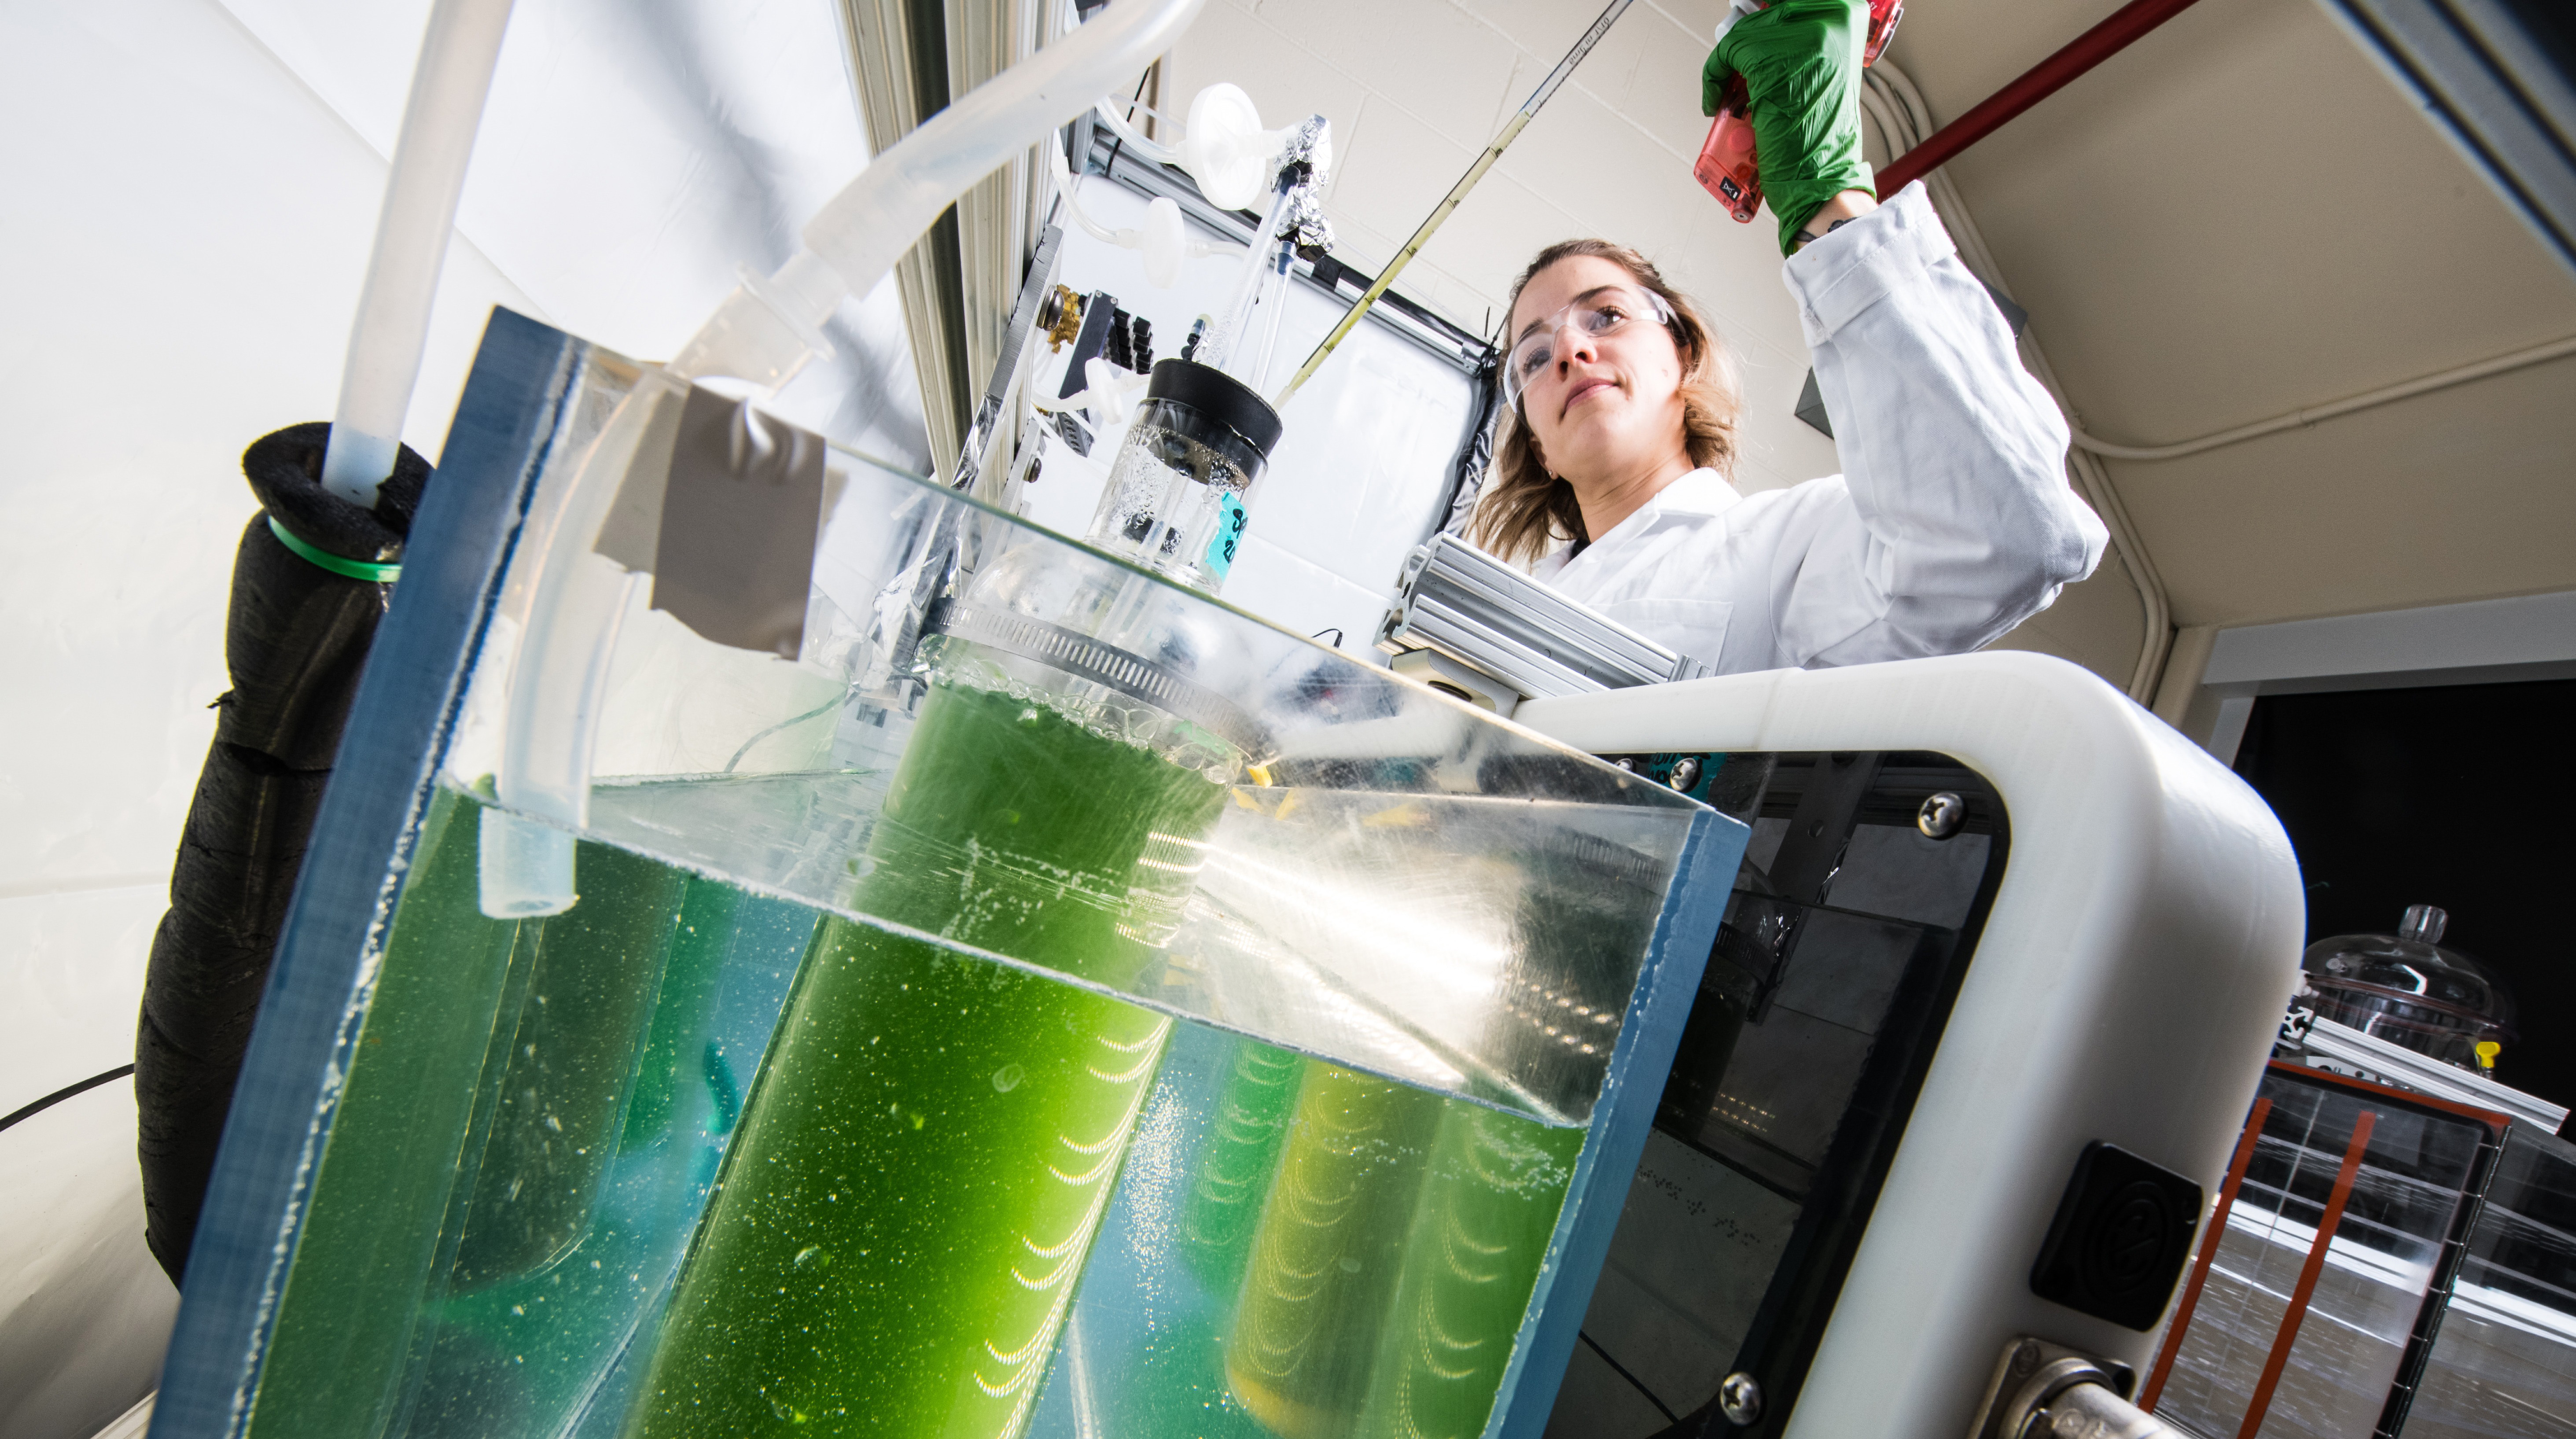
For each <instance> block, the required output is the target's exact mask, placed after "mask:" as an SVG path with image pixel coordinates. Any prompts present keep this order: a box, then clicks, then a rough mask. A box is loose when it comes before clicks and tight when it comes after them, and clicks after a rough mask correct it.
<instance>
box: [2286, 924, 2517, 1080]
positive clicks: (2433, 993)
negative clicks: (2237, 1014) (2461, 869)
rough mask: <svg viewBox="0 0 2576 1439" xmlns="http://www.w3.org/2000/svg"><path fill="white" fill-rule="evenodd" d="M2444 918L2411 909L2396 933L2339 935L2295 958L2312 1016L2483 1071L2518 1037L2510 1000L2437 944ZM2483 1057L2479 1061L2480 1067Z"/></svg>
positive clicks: (2477, 968) (2476, 967) (2480, 971)
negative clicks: (2500, 1049) (2486, 1046)
mask: <svg viewBox="0 0 2576 1439" xmlns="http://www.w3.org/2000/svg"><path fill="white" fill-rule="evenodd" d="M2449 922H2450V916H2449V915H2448V914H2446V913H2444V912H2443V911H2442V910H2440V909H2438V908H2435V907H2434V906H2432V905H2429V904H2411V905H2408V906H2407V907H2406V914H2405V917H2404V918H2403V919H2401V920H2400V921H2399V922H2398V926H2397V933H2395V934H2338V935H2335V936H2333V937H2332V938H2329V939H2321V940H2318V941H2317V942H2316V943H2314V944H2312V945H2309V946H2308V950H2307V953H2306V954H2305V955H2304V956H2302V957H2301V958H2300V960H2299V968H2300V969H2301V970H2302V971H2303V973H2302V976H2301V978H2302V982H2303V997H2305V998H2306V999H2307V1000H2308V1001H2309V1002H2310V1004H2311V1006H2312V1007H2313V1008H2314V1009H2315V1010H2316V1012H2317V1014H2318V1016H2319V1017H2320V1018H2324V1019H2331V1020H2333V1021H2335V1022H2336V1023H2338V1024H2343V1025H2349V1026H2350V1027H2352V1028H2354V1029H2358V1030H2360V1031H2361V1032H2362V1033H2364V1034H2370V1035H2376V1036H2378V1037H2379V1038H2381V1039H2385V1040H2388V1041H2390V1042H2391V1043H2395V1044H2402V1045H2404V1046H2406V1047H2407V1048H2408V1049H2412V1050H2415V1051H2417V1052H2418V1053H2422V1054H2428V1055H2431V1056H2432V1057H2433V1058H2435V1059H2438V1060H2441V1061H2442V1062H2443V1063H2445V1064H2456V1065H2458V1066H2459V1067H2461V1068H2462V1069H2466V1070H2471V1071H2474V1072H2478V1073H2484V1072H2485V1071H2486V1070H2487V1069H2488V1068H2490V1067H2492V1066H2493V1064H2494V1061H2495V1054H2496V1050H2494V1049H2490V1050H2488V1051H2487V1052H2486V1054H2485V1055H2484V1056H2483V1057H2482V1056H2481V1055H2480V1054H2479V1053H2478V1046H2479V1045H2481V1044H2492V1045H2496V1046H2498V1047H2501V1046H2502V1045H2505V1044H2509V1043H2511V1042H2513V1040H2514V1039H2515V1038H2516V1037H2517V1036H2516V1034H2515V1032H2514V1027H2513V1026H2514V1008H2513V998H2512V996H2510V995H2509V994H2507V993H2506V992H2505V990H2504V988H2503V986H2502V985H2500V984H2498V983H2497V982H2496V979H2495V977H2494V976H2493V975H2492V974H2490V973H2488V972H2487V970H2486V968H2485V967H2484V966H2483V965H2480V964H2479V963H2478V962H2477V961H2476V960H2473V959H2470V958H2469V957H2468V956H2466V955H2464V954H2461V953H2459V952H2458V951H2456V950H2449V949H2444V948H2442V947H2441V946H2440V944H2439V943H2438V941H2439V940H2440V939H2441V937H2442V930H2443V928H2444V926H2446V925H2447V924H2448V923H2449ZM2482 1058H2483V1060H2484V1062H2483V1063H2481V1059H2482Z"/></svg>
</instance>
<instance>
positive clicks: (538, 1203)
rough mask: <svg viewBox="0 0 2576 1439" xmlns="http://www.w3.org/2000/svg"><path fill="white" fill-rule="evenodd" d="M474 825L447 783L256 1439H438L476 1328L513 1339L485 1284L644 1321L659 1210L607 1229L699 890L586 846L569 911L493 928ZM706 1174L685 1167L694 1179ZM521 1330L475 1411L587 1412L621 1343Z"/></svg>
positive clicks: (358, 1065) (677, 1202)
mask: <svg viewBox="0 0 2576 1439" xmlns="http://www.w3.org/2000/svg"><path fill="white" fill-rule="evenodd" d="M483 813H484V810H483V807H482V806H481V805H479V804H478V803H476V802H475V801H474V800H473V799H472V798H471V797H469V796H466V795H463V794H460V793H458V792H456V791H454V790H451V789H447V788H444V787H442V788H440V789H438V790H436V791H434V792H433V794H432V797H431V803H430V807H429V811H428V814H427V816H426V818H425V820H424V822H423V825H422V829H421V834H420V838H419V841H418V843H417V845H416V847H415V849H414V852H413V856H412V864H411V873H410V876H409V880H408V882H407V883H406V885H405V887H404V890H403V895H402V899H401V901H400V903H399V905H398V906H397V908H396V910H395V914H394V922H393V924H392V926H391V929H390V931H389V933H388V936H387V940H386V946H385V953H384V957H383V961H382V967H381V969H380V971H379V973H378V977H377V980H376V986H375V994H374V996H373V998H372V1001H371V1003H370V1004H369V1007H368V1010H367V1017H366V1019H365V1021H364V1023H363V1025H362V1026H361V1028H360V1030H359V1032H358V1036H357V1043H356V1045H355V1046H354V1050H355V1052H354V1055H353V1057H352V1059H351V1060H350V1062H349V1070H348V1080H347V1083H346V1085H345V1086H344V1088H343V1089H342V1092H341V1095H340V1101H339V1106H338V1110H337V1112H336V1114H335V1115H334V1117H333V1122H332V1126H331V1130H330V1133H329V1136H328V1138H327V1140H326V1142H325V1143H324V1146H323V1148H322V1152H321V1155H320V1162H319V1164H318V1166H317V1173H316V1176H315V1180H314V1184H313V1188H312V1195H313V1198H312V1207H311V1209H310V1212H309V1214H308V1215H307V1217H306V1219H305V1222H304V1224H303V1227H302V1231H301V1233H300V1235H299V1236H298V1240H297V1247H296V1251H295V1257H294V1260H293V1263H292V1266H291V1267H290V1269H289V1270H288V1273H287V1278H286V1284H285V1287H284V1291H283V1293H282V1295H281V1297H280V1302H279V1305H278V1311H277V1321H276V1329H275V1332H274V1335H273V1337H272V1339H271V1341H270V1344H269V1347H268V1351H267V1355H266V1360H265V1363H264V1364H263V1366H262V1369H261V1373H260V1379H259V1386H258V1390H257V1392H256V1395H255V1396H254V1399H253V1407H252V1412H251V1416H250V1425H249V1430H250V1432H251V1433H253V1434H255V1435H258V1436H262V1439H266V1436H300V1435H307V1434H310V1435H317V1436H322V1435H327V1436H332V1439H345V1436H349V1435H374V1434H383V1433H405V1432H435V1431H436V1430H437V1429H438V1428H439V1427H440V1426H439V1423H438V1421H437V1418H436V1416H438V1415H440V1414H444V1413H450V1412H452V1411H453V1410H454V1409H455V1407H456V1405H455V1402H454V1396H452V1395H446V1394H444V1393H443V1385H444V1382H445V1381H443V1380H442V1378H441V1376H442V1374H452V1372H453V1370H454V1367H455V1362H456V1357H457V1356H459V1355H462V1354H464V1353H466V1352H467V1351H469V1350H473V1349H474V1348H476V1346H477V1345H478V1344H483V1341H482V1340H478V1339H477V1338H476V1334H477V1332H478V1331H480V1332H481V1333H482V1334H483V1335H484V1336H485V1338H486V1339H488V1340H489V1341H490V1342H489V1343H488V1344H483V1347H489V1348H498V1347H500V1346H501V1344H502V1343H503V1342H504V1338H503V1337H502V1336H501V1334H500V1332H499V1329H500V1328H507V1327H510V1326H509V1325H501V1326H498V1327H496V1326H495V1325H491V1324H483V1323H480V1322H478V1321H474V1320H473V1319H472V1318H471V1317H470V1316H471V1315H472V1314H474V1313H475V1312H476V1311H477V1310H478V1308H483V1309H489V1308H493V1307H495V1306H494V1305H492V1304H489V1303H485V1304H480V1305H478V1302H477V1301H476V1299H475V1298H474V1296H475V1295H476V1294H477V1293H478V1292H480V1293H485V1294H490V1295H494V1296H496V1297H497V1296H498V1295H500V1294H503V1293H516V1294H518V1295H519V1297H518V1298H517V1299H514V1300H513V1301H512V1303H514V1304H516V1305H517V1306H518V1307H519V1308H520V1309H521V1310H522V1311H524V1310H525V1309H526V1308H527V1306H528V1304H529V1303H530V1302H531V1301H530V1300H529V1299H528V1297H527V1295H526V1294H525V1293H524V1292H521V1291H526V1290H528V1289H529V1287H530V1286H534V1287H535V1288H536V1289H537V1290H540V1291H543V1294H542V1295H541V1296H540V1298H541V1299H542V1298H544V1297H552V1298H556V1299H560V1298H561V1297H562V1296H563V1294H564V1293H566V1292H567V1291H566V1290H565V1289H564V1287H563V1286H564V1284H565V1282H566V1271H567V1270H568V1269H578V1271H579V1272H578V1275H577V1276H575V1279H574V1282H573V1285H572V1287H573V1289H576V1290H582V1291H584V1292H585V1293H586V1295H587V1297H586V1298H585V1299H584V1300H583V1301H582V1303H581V1304H580V1305H578V1306H570V1307H577V1308H580V1309H581V1310H582V1311H583V1312H584V1313H586V1314H594V1315H609V1316H615V1315H619V1314H624V1315H626V1316H627V1318H628V1322H629V1323H631V1320H632V1316H633V1315H635V1314H636V1313H637V1312H639V1311H640V1307H641V1305H642V1303H643V1295H642V1294H641V1292H640V1290H641V1288H642V1287H643V1286H642V1280H641V1276H642V1275H643V1274H644V1272H645V1271H646V1270H647V1269H648V1268H654V1267H655V1266H651V1265H648V1264H646V1263H643V1262H642V1260H643V1259H644V1258H645V1257H646V1256H644V1255H643V1254H642V1253H641V1251H639V1250H638V1249H637V1244H638V1243H639V1242H641V1241H643V1240H645V1239H649V1238H650V1237H651V1234H652V1231H653V1230H654V1228H655V1227H656V1220H655V1218H654V1217H653V1216H652V1215H649V1214H628V1215H625V1216H622V1218H621V1220H620V1222H619V1223H618V1224H616V1225H613V1226H611V1228H612V1229H614V1230H615V1231H616V1232H615V1233H614V1234H611V1235H604V1236H603V1235H601V1234H599V1233H597V1231H598V1230H599V1228H600V1213H601V1210H602V1205H603V1202H604V1200H605V1198H606V1196H607V1194H608V1191H609V1188H610V1187H611V1184H612V1181H613V1179H614V1175H615V1168H616V1165H617V1164H618V1163H619V1161H620V1157H621V1154H622V1153H626V1152H632V1151H634V1150H635V1149H636V1148H637V1146H636V1145H634V1144H629V1143H628V1142H627V1140H626V1135H625V1133H624V1131H625V1130H626V1129H627V1128H628V1127H629V1125H630V1121H631V1116H630V1114H629V1112H628V1109H627V1099H628V1096H629V1092H630V1090H631V1089H632V1087H633V1085H634V1082H635V1076H636V1074H637V1071H638V1069H639V1058H642V1057H643V1054H642V1052H643V1051H644V1050H645V1049H646V1036H647V1033H648V1031H649V1028H650V1026H649V1023H648V1021H649V1020H651V1019H653V1018H655V1017H657V1011H659V1017H662V1018H664V1019H665V1020H666V1022H669V1023H678V1022H680V1021H681V1018H682V1011H683V1010H685V1006H676V1007H672V1008H670V1009H669V1010H667V1011H660V1007H659V1006H658V1002H657V1001H658V995H659V992H660V991H661V990H662V989H663V988H664V987H665V986H664V983H663V981H664V970H665V966H666V963H667V962H668V961H669V960H670V957H671V954H672V951H673V945H674V940H675V936H678V935H680V934H681V933H682V931H683V929H684V928H685V926H684V925H683V922H682V921H683V911H684V909H686V908H687V906H686V904H685V903H684V900H683V895H684V893H686V892H687V891H688V890H689V889H690V888H691V886H692V884H693V882H692V881H690V880H688V879H687V878H686V877H684V876H682V875H681V874H679V873H678V872H677V871H675V870H673V869H671V868H669V867H668V866H665V865H662V864H660V863H657V862H655V861H652V860H649V859H646V858H643V857H641V856H638V855H634V854H629V853H625V852H623V851H620V850H616V849H613V848H610V847H608V846H605V845H598V844H591V843H584V844H583V845H582V846H581V847H580V850H579V854H578V864H579V866H580V870H579V872H580V875H581V889H582V898H581V900H580V901H579V902H577V903H576V904H575V905H574V907H573V908H572V909H571V910H569V911H567V912H565V913H563V914H561V915H556V916H552V917H550V918H545V919H528V920H498V919H492V918H489V917H487V916H485V915H484V914H483V913H482V912H481V910H480V908H479V906H478V903H477V896H478V880H477V871H478V864H479V853H480V820H481V817H482V815H483ZM761 903H765V904H771V907H773V908H780V909H785V908H789V907H786V906H776V905H774V904H772V903H771V902H761ZM806 913H807V914H808V915H809V916H810V911H807V912H806ZM806 926H807V928H808V929H809V930H810V928H811V919H810V917H809V918H808V919H807V921H806ZM790 927H791V928H792V920H791V921H790ZM795 942H796V943H797V944H798V945H799V946H800V947H801V944H802V938H801V936H800V937H798V938H797V939H796V940H795ZM683 947H684V948H685V946H683ZM641 1067H643V1068H646V1069H647V1070H648V1072H649V1068H650V1066H649V1064H647V1065H643V1066H641ZM638 1139H639V1140H643V1139H649V1140H652V1141H654V1142H656V1143H659V1142H660V1141H661V1139H662V1136H660V1135H659V1134H654V1135H649V1136H638ZM639 1162H644V1161H639ZM693 1162H694V1156H692V1155H680V1156H677V1158H676V1164H677V1167H678V1169H679V1171H680V1172H681V1173H682V1174H683V1175H685V1173H686V1171H687V1169H688V1167H689V1166H690V1164H691V1163H693ZM648 1167H649V1165H648ZM665 1188H667V1186H665ZM661 1198H662V1200H663V1203H662V1213H663V1215H664V1216H665V1217H663V1218H661V1219H660V1220H659V1221H658V1222H659V1224H660V1227H662V1228H665V1229H667V1228H669V1227H670V1221H669V1219H668V1218H667V1215H668V1214H669V1213H671V1212H673V1211H675V1210H687V1211H693V1210H694V1199H693V1197H691V1196H688V1195H677V1196H671V1195H667V1194H666V1195H663V1196H661ZM585 1243H589V1244H590V1246H591V1250H592V1251H594V1252H591V1253H588V1254H585V1250H584V1245H585ZM603 1245H604V1246H605V1248H606V1249H607V1250H613V1251H614V1252H615V1253H616V1254H617V1255H618V1256H619V1258H620V1262H619V1264H618V1265H617V1268H616V1270H615V1272H614V1273H613V1274H612V1273H611V1272H610V1270H609V1268H608V1266H607V1265H606V1264H605V1263H603V1264H600V1265H597V1266H592V1265H590V1264H589V1263H588V1262H587V1261H588V1259H589V1258H596V1257H597V1252H596V1251H599V1250H601V1248H602V1246H603ZM666 1247H668V1248H672V1249H676V1247H677V1246H676V1242H673V1241H666ZM669 1262H670V1261H669V1260H668V1259H664V1260H663V1261H661V1263H660V1265H659V1266H658V1272H659V1273H660V1274H667V1273H668V1268H669ZM594 1268H596V1271H597V1272H596V1274H595V1275H594V1273H593V1270H594ZM499 1307H500V1308H501V1309H502V1310H503V1311H504V1312H506V1310H507V1308H508V1306H499ZM566 1307H567V1306H563V1305H560V1304H558V1305H556V1306H555V1307H554V1308H552V1309H547V1308H545V1306H544V1305H543V1304H542V1303H540V1304H539V1308H540V1310H541V1311H542V1312H543V1313H545V1314H552V1313H555V1312H560V1311H561V1310H563V1309H564V1308H566ZM525 1317H526V1315H525V1313H524V1312H522V1313H520V1314H513V1315H510V1316H509V1319H510V1321H512V1322H513V1323H515V1322H516V1321H520V1320H524V1319H525ZM605 1322H607V1323H608V1324H609V1325H610V1327H611V1328H612V1329H613V1328H614V1326H615V1320H614V1318H613V1317H612V1318H611V1319H609V1320H607V1321H605ZM529 1327H530V1326H528V1325H527V1324H524V1323H515V1329H516V1332H515V1333H513V1334H511V1335H509V1336H508V1340H509V1342H510V1343H511V1348H510V1352H509V1354H508V1356H507V1358H506V1359H505V1361H504V1362H505V1364H506V1366H507V1367H508V1368H509V1369H510V1370H511V1371H513V1372H512V1375H511V1376H510V1377H509V1378H508V1379H506V1380H505V1381H496V1382H495V1383H493V1384H492V1385H489V1386H487V1387H486V1388H485V1393H484V1397H483V1398H482V1399H480V1400H476V1401H474V1402H473V1403H472V1404H469V1405H468V1406H467V1407H469V1408H478V1407H479V1409H480V1410H481V1411H483V1412H487V1413H488V1412H490V1411H492V1410H494V1409H496V1408H497V1409H501V1410H508V1411H511V1412H516V1411H517V1410H519V1409H521V1408H526V1407H528V1406H531V1405H532V1406H534V1407H535V1408H536V1409H539V1410H543V1409H545V1408H546V1407H547V1406H548V1405H549V1403H555V1402H558V1401H559V1402H560V1403H571V1402H574V1400H575V1399H577V1397H578V1396H579V1395H580V1394H581V1393H582V1392H585V1390H586V1388H587V1386H588V1384H589V1383H591V1382H592V1381H593V1380H594V1379H595V1377H596V1373H597V1371H598V1370H599V1369H600V1368H601V1367H603V1366H604V1365H605V1363H606V1362H607V1359H608V1358H609V1357H611V1356H612V1354H613V1347H614V1343H615V1342H617V1341H616V1338H615V1336H613V1335H590V1336H589V1337H588V1338H586V1339H584V1338H579V1337H575V1336H571V1335H569V1334H548V1333H539V1334H534V1335H532V1334H530V1333H529V1332H528V1330H529ZM593 1327H596V1326H593ZM585 1332H586V1331H585ZM567 1345H569V1348H567ZM532 1355H533V1356H535V1357H536V1362H535V1363H534V1364H533V1365H531V1363H530V1356H532ZM540 1372H549V1373H553V1374H555V1378H552V1379H545V1380H538V1379H534V1378H532V1376H534V1375H536V1374H538V1373H540ZM352 1376H369V1377H368V1378H367V1379H366V1380H364V1381H363V1382H352ZM531 1385H533V1386H534V1387H533V1389H532V1388H531ZM504 1389H506V1390H508V1391H509V1395H510V1396H511V1397H508V1398H507V1400H506V1402H505V1401H504V1397H503V1395H502V1391H503V1390H504ZM536 1391H546V1392H547V1393H551V1394H553V1396H554V1398H553V1399H551V1400H550V1399H548V1398H547V1397H546V1393H539V1392H536ZM416 1416H417V1422H416Z"/></svg>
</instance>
